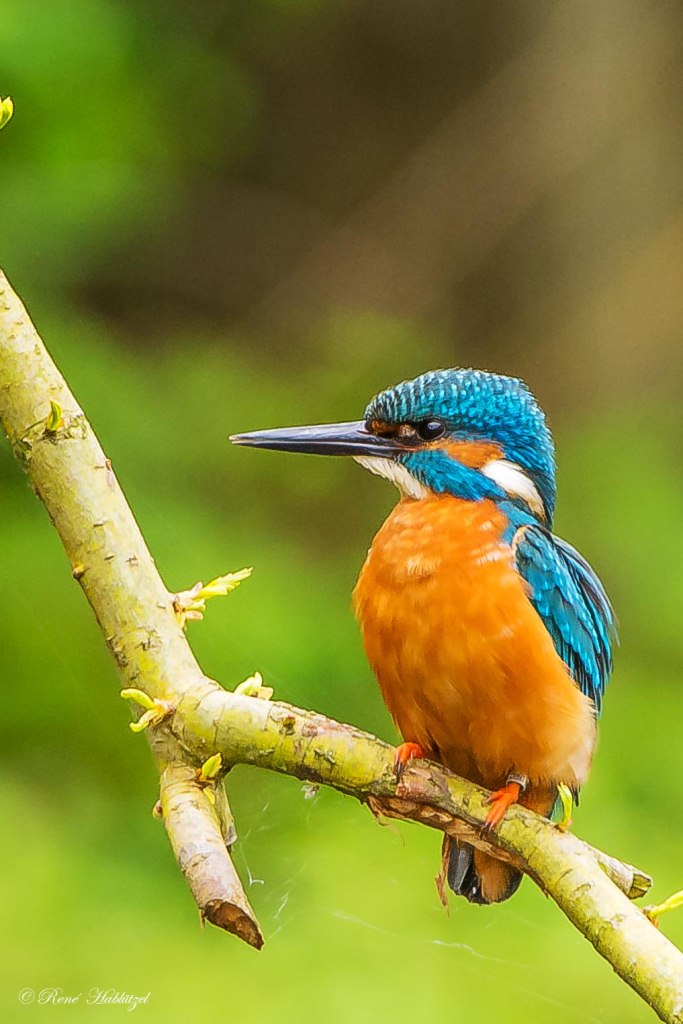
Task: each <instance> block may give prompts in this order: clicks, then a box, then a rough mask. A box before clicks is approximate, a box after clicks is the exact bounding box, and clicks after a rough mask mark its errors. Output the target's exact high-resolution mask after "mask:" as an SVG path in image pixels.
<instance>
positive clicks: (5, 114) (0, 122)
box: [0, 96, 14, 128]
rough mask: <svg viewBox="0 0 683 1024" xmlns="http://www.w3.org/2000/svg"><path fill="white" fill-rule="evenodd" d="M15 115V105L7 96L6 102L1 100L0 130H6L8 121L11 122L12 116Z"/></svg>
mask: <svg viewBox="0 0 683 1024" xmlns="http://www.w3.org/2000/svg"><path fill="white" fill-rule="evenodd" d="M13 113H14V104H13V103H12V100H11V98H10V97H9V96H6V97H5V99H4V100H2V99H0V128H4V127H5V125H6V124H7V122H8V121H10V120H11V118H12V114H13Z"/></svg>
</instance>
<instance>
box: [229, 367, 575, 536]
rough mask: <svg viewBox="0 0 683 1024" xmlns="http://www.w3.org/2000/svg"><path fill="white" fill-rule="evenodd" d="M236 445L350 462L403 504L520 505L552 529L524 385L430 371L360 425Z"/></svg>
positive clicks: (548, 450) (389, 396)
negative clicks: (445, 500)
mask: <svg viewBox="0 0 683 1024" xmlns="http://www.w3.org/2000/svg"><path fill="white" fill-rule="evenodd" d="M232 440H233V441H234V442H235V443H237V444H244V445H250V446H252V447H256V448H271V449H275V450H280V451H298V452H308V453H311V454H315V455H349V456H351V457H352V458H354V459H355V460H356V461H357V462H359V463H360V464H361V465H363V466H365V467H366V468H367V469H369V470H370V471H371V472H373V473H376V474H378V475H379V476H384V477H387V478H388V479H389V480H391V481H392V482H393V483H395V484H396V485H397V486H398V487H399V489H400V490H401V492H402V493H403V494H404V496H406V497H408V498H413V499H417V498H422V497H424V496H426V495H427V494H429V493H436V494H452V495H454V496H456V497H459V498H464V499H466V500H471V501H481V500H483V499H486V498H490V499H492V500H493V501H497V502H513V503H515V504H517V505H521V506H522V508H523V510H524V511H525V512H526V511H528V512H529V513H531V515H533V516H534V517H535V518H536V519H538V520H540V521H542V522H545V523H546V524H548V525H551V524H552V517H553V511H554V508H555V461H554V451H553V442H552V438H551V436H550V431H549V430H548V427H547V425H546V421H545V416H544V415H543V412H542V410H541V408H540V406H539V405H538V403H537V402H536V400H535V399H534V397H533V395H532V394H531V392H530V391H529V389H528V388H527V386H526V384H524V383H523V381H521V380H518V379H517V378H515V377H502V376H500V375H498V374H495V373H487V372H486V371H484V370H465V369H453V370H433V371H430V372H429V373H423V374H422V375H421V376H420V377H416V378H415V379H414V380H409V381H404V382H403V383H401V384H397V385H395V387H392V388H387V390H385V391H381V392H380V393H379V394H378V395H376V396H375V397H374V398H373V399H372V401H371V402H370V404H369V405H368V407H367V409H366V410H365V419H364V421H359V422H352V423H333V424H323V425H320V426H312V427H285V428H282V429H278V430H259V431H256V432H255V433H251V434H238V435H236V436H235V437H233V438H232Z"/></svg>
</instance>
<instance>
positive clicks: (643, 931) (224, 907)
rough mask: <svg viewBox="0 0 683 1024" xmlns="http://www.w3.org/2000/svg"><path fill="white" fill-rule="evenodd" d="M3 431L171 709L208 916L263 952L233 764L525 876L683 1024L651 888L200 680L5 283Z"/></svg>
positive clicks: (149, 683)
mask: <svg viewBox="0 0 683 1024" xmlns="http://www.w3.org/2000/svg"><path fill="white" fill-rule="evenodd" d="M0 419H1V420H2V423H3V426H4V428H5V431H6V433H7V435H8V437H9V439H10V442H11V443H12V446H13V448H14V451H15V454H16V455H17V457H18V458H19V460H20V461H21V462H22V463H23V465H24V467H25V469H26V471H27V473H28V474H29V477H30V479H31V483H32V485H33V487H34V488H35V490H36V493H37V494H38V496H39V498H40V499H41V500H42V501H43V503H44V504H45V507H46V509H47V511H48V514H49V516H50V518H51V520H52V522H53V524H54V526H55V529H56V530H57V532H58V534H59V536H60V538H61V540H62V543H63V545H64V548H65V551H66V553H67V556H68V558H69V560H70V562H71V567H72V573H73V575H74V578H75V579H77V580H78V582H79V583H80V585H81V587H82V588H83V590H84V592H85V594H86V597H87V598H88V600H89V602H90V604H91V606H92V608H93V610H94V612H95V615H96V616H97V620H98V622H99V624H100V626H101V628H102V632H103V634H104V636H105V639H106V642H107V644H108V646H109V648H110V650H111V652H112V654H113V656H114V658H115V660H116V664H117V666H118V670H119V674H120V677H121V679H122V681H123V683H124V686H126V687H132V688H136V689H138V690H142V691H143V692H144V693H145V694H146V695H147V696H148V697H149V698H150V699H151V700H152V701H159V702H162V701H163V702H166V703H165V704H163V705H160V707H163V708H165V709H167V717H166V719H165V721H163V722H160V723H159V724H156V725H154V724H152V725H150V727H149V730H148V731H149V733H150V738H151V741H152V747H153V750H154V752H155V756H156V757H157V761H158V763H159V767H160V771H161V793H162V800H161V804H162V812H163V814H164V816H165V821H166V826H167V830H168V832H169V836H170V838H171V842H172V845H173V848H174V851H175V853H176V857H177V859H178V861H179V864H180V866H181V869H182V870H183V872H184V874H185V876H186V878H187V880H188V883H189V884H190V887H191V889H192V891H193V894H194V895H195V899H196V900H197V902H198V905H199V907H200V911H201V912H202V914H203V915H204V916H205V917H207V918H208V919H209V920H211V921H213V923H215V924H218V925H219V926H222V927H224V928H227V930H229V931H233V932H235V933H236V934H238V935H240V936H241V937H242V938H245V939H246V940H247V941H250V942H251V943H252V944H253V945H256V946H259V945H260V942H261V941H262V940H261V938H260V933H259V931H258V926H257V924H256V922H255V920H254V918H253V914H252V912H251V909H250V908H249V904H248V902H247V900H246V897H245V896H244V892H243V890H242V888H241V886H240V885H239V880H238V879H237V875H236V873H235V871H234V868H233V866H232V862H231V860H230V857H229V853H228V849H227V846H226V841H227V843H228V844H229V843H230V842H231V841H232V839H233V838H234V833H233V832H232V828H231V819H230V813H229V808H228V805H227V799H226V798H225V796H224V794H223V790H222V784H221V786H217V787H216V790H215V792H216V794H217V795H216V804H215V805H213V804H211V802H210V801H207V799H206V795H205V793H203V792H202V787H201V786H199V785H198V784H197V780H196V776H195V773H194V769H195V768H196V767H198V766H199V765H200V764H202V763H204V762H205V761H206V759H207V758H208V757H209V756H211V755H214V754H216V753H220V754H221V755H222V757H223V761H224V763H225V764H227V765H232V764H237V763H243V764H250V765H255V766H258V767H261V768H267V769H270V770H273V771H278V772H282V773H285V774H288V775H293V776H296V777H297V778H301V779H308V780H311V781H313V782H316V783H321V784H324V785H328V786H333V787H334V788H336V789H338V790H340V791H341V792H344V793H347V794H350V795H353V796H355V797H357V798H358V799H360V800H361V801H363V802H365V803H368V804H369V805H370V806H371V808H372V809H373V810H374V811H375V812H380V813H383V814H387V815H390V816H393V817H401V818H407V819H412V820H415V821H419V822H421V823H422V824H426V825H429V826H431V827H434V828H438V829H441V830H442V831H444V832H447V833H448V834H449V835H456V836H461V837H463V838H466V839H467V841H468V842H473V843H475V844H476V845H480V846H482V847H483V848H485V849H487V850H488V851H489V852H491V853H494V854H495V855H496V856H498V857H500V858H501V859H506V860H508V861H512V862H514V863H515V864H519V865H520V866H522V867H523V868H524V870H525V871H526V872H527V874H529V875H530V876H531V877H532V878H533V879H534V881H535V882H536V883H537V884H538V885H539V886H540V887H541V888H542V889H543V890H544V891H545V892H547V893H548V894H549V895H550V896H551V897H552V898H553V899H554V900H555V902H556V903H557V904H558V906H559V907H560V909H561V910H562V911H563V912H564V914H565V915H566V916H567V917H568V918H569V920H570V921H572V923H573V924H574V925H575V926H576V927H577V928H578V929H579V930H580V931H581V932H582V933H583V934H584V935H585V936H586V938H587V939H588V940H589V941H590V942H592V944H593V945H594V947H595V949H596V950H597V951H598V952H599V953H600V954H601V955H602V956H604V957H605V959H606V960H608V961H609V963H610V964H611V965H612V967H613V968H614V970H615V971H616V972H617V973H618V974H619V975H620V976H621V977H622V978H623V980H624V981H626V982H627V984H629V985H630V986H631V987H632V988H633V989H635V991H636V992H638V993H639V994H640V995H641V997H642V998H643V999H644V1000H645V1001H646V1002H647V1003H648V1004H649V1005H650V1006H652V1008H653V1009H654V1010H655V1011H656V1012H657V1013H658V1014H659V1016H660V1017H661V1019H662V1020H664V1021H668V1022H676V1024H681V1022H683V956H682V955H681V953H680V952H679V951H678V950H677V949H676V948H675V947H674V946H673V945H672V944H671V943H670V942H669V941H668V940H667V939H666V938H665V937H664V936H663V935H661V934H660V933H659V932H658V931H657V929H655V928H654V927H653V926H652V925H651V924H650V922H649V921H648V919H647V918H646V917H645V915H644V914H643V913H642V911H641V910H640V909H639V908H637V907H636V906H635V905H634V904H633V903H631V902H630V901H629V899H628V898H627V895H625V894H628V895H629V896H631V897H635V896H638V895H641V894H642V893H643V892H644V891H646V889H647V887H648V885H649V879H648V877H647V876H646V875H644V874H643V873H642V872H639V871H637V870H636V869H634V868H631V867H629V866H628V865H623V864H620V863H619V862H618V861H615V860H613V859H612V858H608V857H607V856H606V855H604V854H602V853H600V852H598V851H596V850H593V849H592V848H591V847H590V846H588V845H587V844H586V843H583V842H582V841H581V840H580V839H578V838H577V837H575V836H572V835H565V834H562V833H560V832H558V830H557V829H556V828H555V827H554V826H553V825H552V824H551V823H550V822H548V821H546V820H545V819H542V818H539V817H538V816H536V815H534V814H533V813H532V812H530V811H527V810H525V809H523V808H514V809H513V810H512V811H511V812H510V813H509V814H508V815H507V816H506V818H505V820H504V821H503V823H502V824H501V826H500V829H499V831H498V832H497V833H496V834H495V835H493V836H489V837H487V838H486V840H484V839H483V838H482V837H481V835H480V833H479V829H480V828H481V825H482V823H483V821H484V818H485V815H486V807H485V798H486V793H485V791H483V790H481V789H479V788H478V787H476V786H473V785H472V784H471V783H468V782H466V781H465V780H463V779H459V778H457V777H455V776H452V775H450V774H449V773H447V772H445V771H443V770H441V769H439V768H438V767H437V766H435V765H430V764H428V763H426V762H424V763H421V764H418V765H415V766H413V767H412V768H410V769H409V770H408V771H407V772H406V773H405V775H404V777H403V779H402V780H401V782H400V783H398V784H397V782H396V779H395V776H394V773H393V769H392V764H393V756H392V755H393V751H392V748H391V747H389V746H388V745H387V744H385V743H382V742H381V741H380V740H378V739H376V738H375V737H373V736H370V735H368V734H367V733H364V732H361V731H359V730H357V729H355V728H353V727H352V726H349V725H342V724H340V723H338V722H334V721H332V720H331V719H327V718H325V717H324V716H322V715H318V714H315V713H314V712H310V711H302V710H300V709H298V708H293V707H290V706H288V705H284V704H279V703H271V702H269V701H266V700H260V699H258V698H256V697H249V696H246V695H243V694H233V693H227V692H226V691H224V690H222V689H221V688H220V687H219V686H218V684H217V683H215V682H213V681H212V680H210V679H207V678H206V677H205V676H204V675H203V673H202V671H201V669H200V668H199V666H198V664H197V662H196V660H195V658H194V656H193V654H192V651H191V650H190V647H189V645H188V643H187V640H186V638H185V635H184V633H183V631H182V629H181V628H180V626H179V624H178V622H177V620H176V617H175V615H174V613H173V607H172V598H171V596H170V595H169V594H168V592H167V590H166V588H165V587H164V584H163V582H162V580H161V578H160V576H159V574H158V572H157V569H156V567H155V565H154V562H153V560H152V557H151V555H150V553H149V551H148V550H147V547H146V545H145V543H144V540H143V538H142V535H141V533H140V530H139V528H138V526H137V524H136V522H135V519H134V518H133V515H132V513H131V511H130V509H129V507H128V505H127V504H126V501H125V498H124V496H123V494H122V492H121V490H120V488H119V485H118V482H117V481H116V477H115V476H114V473H113V472H112V470H111V463H110V462H109V460H108V459H107V458H106V456H105V454H104V452H103V451H102V448H101V447H100V444H99V442H98V441H97V438H96V437H95V435H94V433H93V432H92V429H91V428H90V426H89V424H88V422H87V420H86V418H85V416H84V414H83V411H82V410H81V409H80V407H79V406H78V404H77V402H76V400H75V398H74V397H73V395H72V394H71V392H70V391H69V389H68V387H67V385H66V382H65V381H64V379H63V377H62V376H61V375H60V373H59V371H58V370H57V368H56V367H55V365H54V363H53V362H52V360H51V359H50V357H49V355H48V353H47V352H46V350H45V347H44V346H43V343H42V341H41V340H40V337H39V336H38V334H37V332H36V331H35V328H34V327H33V325H32V323H31V321H30V319H29V317H28V315H27V313H26V311H25V310H24V308H23V306H22V305H21V302H20V301H19V299H18V298H17V296H16V295H15V294H14V293H13V292H12V290H11V288H10V287H9V285H8V284H7V282H6V280H5V278H4V277H3V276H2V275H1V274H0Z"/></svg>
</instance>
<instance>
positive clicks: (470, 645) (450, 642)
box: [354, 495, 595, 788]
mask: <svg viewBox="0 0 683 1024" xmlns="http://www.w3.org/2000/svg"><path fill="white" fill-rule="evenodd" d="M505 527H506V520H505V517H504V516H503V514H502V513H501V512H500V511H499V510H498V509H497V507H496V505H495V504H494V503H493V502H489V501H484V502H468V501H461V500H460V499H457V498H453V497H451V496H437V495H435V496H432V497H428V498H424V499H421V500H419V501H413V500H409V499H404V500H402V501H401V502H399V504H398V505H397V506H396V508H395V509H394V510H393V511H392V513H391V514H390V516H389V518H388V519H387V521H386V522H385V523H384V525H383V526H382V528H381V529H380V531H379V533H378V534H377V536H376V537H375V539H374V541H373V543H372V547H371V548H370V551H369V553H368V557H367V559H366V562H365V564H364V566H363V569H362V570H361V574H360V577H359V580H358V583H357V586H356V589H355V591H354V606H355V610H356V614H357V616H358V619H359V622H360V626H361V631H362V634H363V643H364V646H365V650H366V653H367V656H368V660H369V661H370V664H371V666H372V668H373V670H374V672H375V674H376V676H377V679H378V680H379V684H380V687H381V689H382V693H383V696H384V700H385V702H386V704H387V707H388V708H389V710H390V712H391V714H392V716H393V718H394V721H395V722H396V725H397V727H398V729H399V730H400V732H401V734H402V735H403V737H404V739H406V740H413V741H414V742H417V743H419V744H420V745H421V746H422V747H423V748H424V749H425V751H427V752H429V755H430V756H431V757H433V758H435V759H436V760H439V761H441V762H442V763H443V764H445V765H446V766H448V767H449V768H451V769H453V770H454V771H456V772H458V773H459V774H461V775H464V776H465V777H466V778H469V779H471V780H472V781H475V782H478V783H480V784H482V785H485V786H487V787H489V788H494V787H497V786H500V785H502V784H503V782H504V781H505V777H506V776H507V774H508V773H509V772H510V771H516V772H520V773H522V774H524V775H527V776H528V777H529V779H530V780H531V781H532V783H533V784H537V785H541V784H543V785H545V784H554V783H557V782H565V783H567V784H569V785H577V784H579V785H580V784H581V783H582V782H583V781H584V779H585V777H586V775H587V773H588V770H589V767H590V760H591V755H592V750H593V746H594V740H595V723H594V718H593V713H592V709H591V706H590V704H589V702H588V700H587V699H586V698H585V697H584V696H583V695H582V694H581V692H580V691H579V689H578V687H577V686H576V685H575V684H574V682H573V681H572V679H571V678H570V676H569V674H568V671H567V669H566V666H565V664H564V662H563V661H562V659H561V658H560V657H559V656H558V654H557V653H556V651H555V648H554V645H553V642H552V639H551V637H550V635H549V634H548V632H547V631H546V629H545V626H544V625H543V622H542V620H541V618H540V617H539V615H538V614H537V612H536V611H535V609H534V607H533V605H532V604H531V602H530V601H529V598H528V594H527V591H526V585H525V583H524V581H523V580H522V579H521V577H520V576H519V574H518V573H517V572H516V570H515V566H514V556H513V553H512V551H511V549H510V547H509V546H508V545H506V544H504V543H503V541H502V535H503V532H504V530H505Z"/></svg>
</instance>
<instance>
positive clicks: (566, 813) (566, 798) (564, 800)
mask: <svg viewBox="0 0 683 1024" xmlns="http://www.w3.org/2000/svg"><path fill="white" fill-rule="evenodd" d="M557 798H558V800H559V801H560V806H561V807H562V817H561V818H560V820H559V821H558V822H556V825H557V828H559V830H560V832H568V831H569V826H570V825H571V823H572V808H573V806H574V797H573V795H572V791H571V789H570V788H569V786H566V785H565V784H564V782H560V784H559V785H558V787H557Z"/></svg>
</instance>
